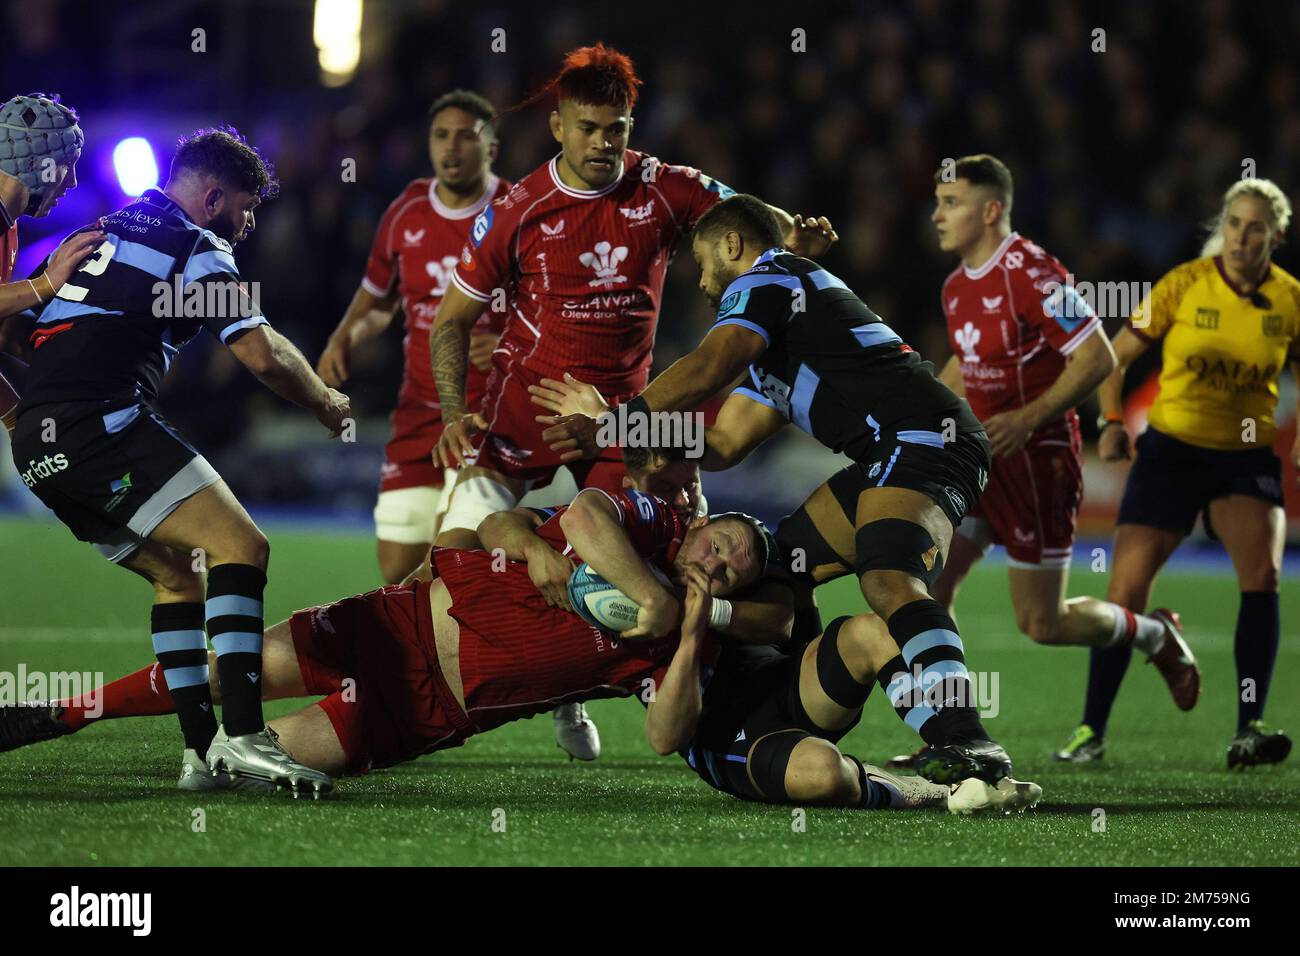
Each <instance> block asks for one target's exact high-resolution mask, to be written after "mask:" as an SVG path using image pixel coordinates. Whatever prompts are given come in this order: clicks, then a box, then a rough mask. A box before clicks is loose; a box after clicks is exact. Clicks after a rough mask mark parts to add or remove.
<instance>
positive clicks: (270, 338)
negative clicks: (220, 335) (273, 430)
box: [230, 325, 329, 411]
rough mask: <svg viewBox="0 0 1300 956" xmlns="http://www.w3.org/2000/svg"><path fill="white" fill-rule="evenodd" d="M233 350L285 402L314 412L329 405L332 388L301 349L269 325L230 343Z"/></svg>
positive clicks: (261, 326) (250, 331)
mask: <svg viewBox="0 0 1300 956" xmlns="http://www.w3.org/2000/svg"><path fill="white" fill-rule="evenodd" d="M230 351H231V352H233V353H234V355H235V357H236V358H237V359H239V361H240V362H242V363H243V364H244V366H245V367H246V368H247V369H248V370H249V371H250V372H252V373H253V374H254V375H255V376H257V379H258V381H260V382H261V383H262V384H263V385H265V386H266V387H267V388H269V389H270V390H271V391H273V392H275V394H277V395H279V396H280V397H281V398H283V399H284V400H285V401H287V402H293V404H295V405H298V406H300V407H302V408H309V409H312V410H313V411H314V410H317V409H319V408H321V407H323V406H324V405H325V404H326V402H327V400H328V395H329V388H328V387H327V386H326V385H325V383H324V382H323V381H321V379H320V376H319V375H317V374H316V373H315V372H314V371H312V367H311V366H310V365H309V364H308V363H307V360H306V359H305V358H304V357H303V354H302V353H301V352H300V351H298V347H297V346H296V345H294V344H293V343H292V342H290V341H289V340H288V339H287V338H285V337H284V336H283V335H281V334H280V333H279V332H277V331H275V329H273V328H271V327H270V326H269V325H260V326H258V327H257V328H254V329H251V330H249V331H248V332H247V333H245V334H244V335H242V336H241V337H240V338H239V339H237V340H236V341H234V342H232V343H231V345H230Z"/></svg>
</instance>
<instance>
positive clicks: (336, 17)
mask: <svg viewBox="0 0 1300 956" xmlns="http://www.w3.org/2000/svg"><path fill="white" fill-rule="evenodd" d="M361 7H362V0H316V15H315V19H314V21H313V23H312V39H313V40H314V41H315V42H316V48H317V50H318V51H319V60H320V71H321V82H322V83H324V84H325V85H326V86H343V85H344V84H345V83H347V82H348V81H349V80H351V79H352V74H353V73H355V72H356V69H357V63H359V62H360V60H361Z"/></svg>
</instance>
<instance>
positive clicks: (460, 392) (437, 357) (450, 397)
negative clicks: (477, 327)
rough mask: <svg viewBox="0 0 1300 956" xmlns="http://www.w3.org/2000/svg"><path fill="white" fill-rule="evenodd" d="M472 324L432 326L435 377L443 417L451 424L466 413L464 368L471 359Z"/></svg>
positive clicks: (430, 350)
mask: <svg viewBox="0 0 1300 956" xmlns="http://www.w3.org/2000/svg"><path fill="white" fill-rule="evenodd" d="M469 331H470V327H469V325H466V324H462V323H459V322H442V323H438V324H435V325H434V326H433V328H432V329H430V330H429V355H430V358H431V359H432V361H433V380H434V383H435V384H436V385H437V386H438V400H439V401H440V402H442V420H443V422H445V423H446V424H448V425H450V424H453V423H455V422H456V421H458V420H459V419H461V418H464V417H465V414H466V408H465V370H466V366H467V365H468V363H469Z"/></svg>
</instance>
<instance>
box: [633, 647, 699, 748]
mask: <svg viewBox="0 0 1300 956" xmlns="http://www.w3.org/2000/svg"><path fill="white" fill-rule="evenodd" d="M703 645H704V642H703V639H702V637H697V636H696V635H694V634H688V633H687V632H686V631H685V630H683V632H682V638H681V641H680V643H678V645H677V650H676V651H675V652H674V653H673V658H672V660H671V661H669V663H668V670H667V671H666V672H665V673H664V679H663V683H662V684H660V686H658V687H656V688H654V700H652V701H651V702H650V704H649V706H648V707H647V708H646V715H645V737H646V742H647V743H649V744H650V748H651V749H652V750H653V751H654V752H655V753H657V754H659V755H660V756H664V757H666V756H668V755H669V754H673V753H676V752H677V751H678V750H681V749H682V748H683V747H685V746H686V745H687V744H689V743H690V742H691V738H692V737H694V736H695V729H696V727H698V726H699V723H700V712H701V711H702V710H703V709H704V699H703V695H702V694H701V693H700V677H701V667H702V660H701V659H702V656H703V655H702V653H701V651H702V649H703Z"/></svg>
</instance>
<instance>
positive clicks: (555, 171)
mask: <svg viewBox="0 0 1300 956" xmlns="http://www.w3.org/2000/svg"><path fill="white" fill-rule="evenodd" d="M561 155H563V154H562V153H561V154H558V155H556V156H555V157H554V158H553V159H552V160H551V161H550V162H549V163H548V164H547V166H546V168H547V170H548V171H549V172H550V174H551V182H553V183H555V185H556V187H557V188H558V189H559V190H560V192H562V193H564V195H566V196H572V197H573V198H574V199H595V198H597V197H598V196H606V195H608V194H609V193H612V192H613V191H614V189H615V188H616V187H617V186H618V184H619V183H621V182H622V181H623V173H624V172H625V171H626V167H627V157H626V154H625V155H624V158H623V160H622V161H621V162H620V163H619V165H618V175H617V176H615V177H614V181H613V182H612V183H610V184H609V185H608V186H605V187H603V188H601V189H574V188H573V187H572V186H569V185H567V184H566V183H565V182H564V180H562V179H561V178H560V156H561Z"/></svg>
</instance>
